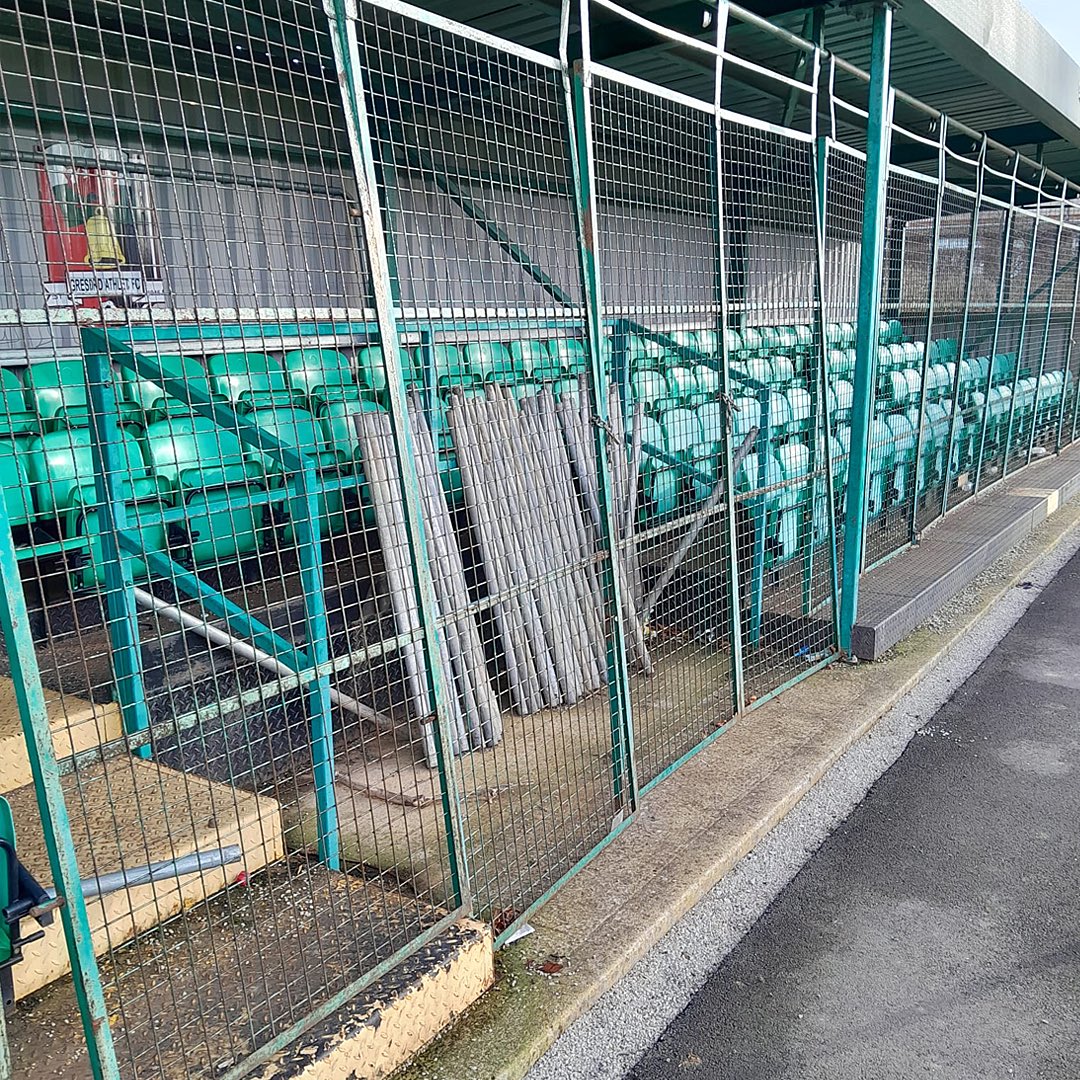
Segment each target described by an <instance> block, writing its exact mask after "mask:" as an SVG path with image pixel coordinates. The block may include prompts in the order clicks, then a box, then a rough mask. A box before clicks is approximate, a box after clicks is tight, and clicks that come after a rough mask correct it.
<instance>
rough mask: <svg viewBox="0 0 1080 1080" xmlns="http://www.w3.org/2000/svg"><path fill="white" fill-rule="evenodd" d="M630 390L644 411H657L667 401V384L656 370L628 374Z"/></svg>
mask: <svg viewBox="0 0 1080 1080" xmlns="http://www.w3.org/2000/svg"><path fill="white" fill-rule="evenodd" d="M630 392H631V394H632V396H633V398H634V400H635V401H640V402H642V403H643V404H644V406H645V409H646V411H648V412H657V411H658V410H659V409H661V408H662V407H664V405H666V404H667V403H668V384H667V381H666V380H665V379H664V376H663V375H661V374H660V372H658V371H649V370H645V371H635V372H633V373H632V374H631V376H630Z"/></svg>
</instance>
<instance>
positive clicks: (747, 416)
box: [732, 397, 761, 450]
mask: <svg viewBox="0 0 1080 1080" xmlns="http://www.w3.org/2000/svg"><path fill="white" fill-rule="evenodd" d="M760 424H761V402H760V401H758V399H757V398H755V397H741V398H736V399H735V410H734V414H733V420H732V439H733V442H734V445H735V449H736V450H737V449H738V448H739V446H740V445H741V444H742V441H743V440H744V439H745V438H746V436H747V435H749V434H750V431H751V430H752V429H753V428H755V427H758V426H759V425H760Z"/></svg>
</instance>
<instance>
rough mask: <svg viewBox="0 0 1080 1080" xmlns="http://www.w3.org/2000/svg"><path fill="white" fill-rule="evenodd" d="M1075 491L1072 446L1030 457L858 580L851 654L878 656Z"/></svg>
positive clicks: (1079, 473) (1079, 455)
mask: <svg viewBox="0 0 1080 1080" xmlns="http://www.w3.org/2000/svg"><path fill="white" fill-rule="evenodd" d="M1077 493H1080V447H1076V446H1074V447H1071V448H1069V449H1068V450H1065V451H1063V452H1062V453H1061V454H1060V455H1059V456H1057V457H1050V458H1046V459H1045V460H1043V461H1036V462H1033V463H1032V464H1031V465H1029V466H1028V467H1027V468H1025V469H1021V470H1020V471H1019V472H1018V473H1016V474H1015V476H1013V477H1010V478H1009V479H1008V480H1007V481H1006V482H1005V483H1003V484H1002V485H1001V486H999V487H996V488H994V489H993V490H992V491H989V492H987V493H986V494H985V495H979V496H977V497H976V498H974V499H970V500H969V501H968V502H967V503H965V504H964V505H963V506H961V507H959V508H958V509H957V510H955V511H954V512H953V513H951V514H950V515H949V516H948V517H946V518H945V519H943V520H942V521H940V522H939V523H938V524H936V525H934V526H933V527H932V528H931V529H929V530H928V531H927V532H926V534H925V535H924V536H923V538H922V540H921V542H920V543H919V544H918V545H916V546H915V547H912V548H910V549H909V550H907V551H905V552H903V553H902V554H900V555H897V556H896V557H895V558H893V559H890V560H889V561H888V562H887V563H884V564H883V565H881V566H879V567H878V568H877V569H875V570H871V571H870V573H868V574H866V575H865V576H864V577H863V579H862V582H861V583H860V585H859V611H858V622H857V623H856V624H855V627H854V629H853V630H852V634H851V651H852V652H853V653H854V654H855V656H857V657H858V658H859V659H860V660H878V659H880V658H881V657H882V656H884V655H885V653H886V652H888V651H889V649H891V648H892V647H893V646H894V645H896V643H897V642H899V641H902V640H903V639H904V638H906V637H907V636H908V634H910V633H911V632H912V630H914V629H915V628H916V627H917V626H920V625H922V623H924V622H925V621H926V620H927V619H928V618H929V617H930V616H931V615H933V614H934V612H935V611H937V610H938V609H939V608H940V607H941V606H942V604H944V603H945V602H946V601H948V600H950V599H952V597H954V596H955V595H956V594H957V593H958V592H960V590H961V589H963V588H965V587H966V586H967V585H969V584H971V582H972V581H974V579H975V578H976V577H977V576H978V575H979V574H981V573H982V572H983V571H984V570H985V569H986V568H987V567H988V566H989V565H990V564H991V563H993V562H994V561H995V560H997V559H999V558H1000V557H1001V556H1002V555H1004V554H1005V552H1007V551H1009V550H1010V549H1011V548H1013V547H1015V546H1016V545H1017V544H1018V543H1020V542H1021V541H1022V540H1024V539H1025V538H1026V537H1028V536H1030V535H1031V534H1032V533H1033V532H1034V531H1035V530H1036V529H1037V528H1038V527H1039V526H1040V525H1041V524H1042V523H1043V522H1044V521H1045V520H1046V519H1047V517H1048V516H1049V515H1051V514H1053V513H1054V512H1055V511H1057V509H1058V507H1060V506H1062V505H1064V504H1065V503H1066V502H1068V501H1069V500H1070V499H1071V498H1072V497H1073V496H1074V495H1076V494H1077Z"/></svg>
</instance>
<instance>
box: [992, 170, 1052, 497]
mask: <svg viewBox="0 0 1080 1080" xmlns="http://www.w3.org/2000/svg"><path fill="white" fill-rule="evenodd" d="M1045 181H1046V168H1045V166H1044V167H1043V170H1042V172H1041V173H1040V174H1039V199H1038V204H1037V205H1036V209H1038V206H1039V205H1041V204H1042V189H1043V184H1044V183H1045ZM1041 220H1042V219H1041V218H1039V217H1038V216H1037V215H1036V217H1035V221H1034V223H1033V225H1032V229H1031V250H1030V251H1029V252H1028V264H1027V275H1026V276H1025V278H1024V307H1023V312H1022V314H1021V315H1020V333H1019V335H1018V337H1017V341H1016V370H1015V371H1014V372H1013V381H1012V395H1011V396H1010V398H1009V423H1008V426H1007V427H1006V429H1005V452H1004V454H1003V455H1002V458H1001V476H1000V477H998V479H999V480H1004V479H1005V477H1006V476H1007V475H1008V473H1009V455H1010V453H1011V452H1012V437H1013V420H1014V418H1015V416H1016V387H1017V385H1018V384H1019V382H1020V368H1021V367H1022V366H1023V363H1024V341H1025V339H1026V337H1027V325H1028V305H1027V298H1028V296H1029V295H1030V294H1031V278H1032V275H1033V274H1034V272H1035V249H1036V248H1037V247H1038V246H1039V223H1040V221H1041Z"/></svg>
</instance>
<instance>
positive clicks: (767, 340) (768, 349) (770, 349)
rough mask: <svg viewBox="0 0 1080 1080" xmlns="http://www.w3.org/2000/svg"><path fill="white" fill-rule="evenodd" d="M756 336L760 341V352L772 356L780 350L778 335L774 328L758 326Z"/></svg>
mask: <svg viewBox="0 0 1080 1080" xmlns="http://www.w3.org/2000/svg"><path fill="white" fill-rule="evenodd" d="M758 336H759V337H760V340H761V345H760V348H761V350H762V352H765V353H768V354H769V355H772V353H774V352H776V351H777V350H778V349H779V348H780V335H779V333H778V332H777V330H776V327H775V326H759V327H758Z"/></svg>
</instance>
